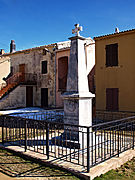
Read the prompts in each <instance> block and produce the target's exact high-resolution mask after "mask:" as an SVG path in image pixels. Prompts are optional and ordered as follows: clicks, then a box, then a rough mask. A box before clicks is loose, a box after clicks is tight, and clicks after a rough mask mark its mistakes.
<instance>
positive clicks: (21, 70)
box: [19, 64, 25, 82]
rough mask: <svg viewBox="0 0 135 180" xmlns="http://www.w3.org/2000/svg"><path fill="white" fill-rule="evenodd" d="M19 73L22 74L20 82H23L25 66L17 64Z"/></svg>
mask: <svg viewBox="0 0 135 180" xmlns="http://www.w3.org/2000/svg"><path fill="white" fill-rule="evenodd" d="M19 72H21V73H22V75H21V78H20V81H22V82H24V81H25V64H19Z"/></svg>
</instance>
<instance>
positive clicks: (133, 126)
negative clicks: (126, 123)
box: [132, 123, 134, 149]
mask: <svg viewBox="0 0 135 180" xmlns="http://www.w3.org/2000/svg"><path fill="white" fill-rule="evenodd" d="M132 131H133V146H132V149H134V123H132Z"/></svg>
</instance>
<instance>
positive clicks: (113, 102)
mask: <svg viewBox="0 0 135 180" xmlns="http://www.w3.org/2000/svg"><path fill="white" fill-rule="evenodd" d="M118 93H119V90H118V88H107V89H106V110H108V111H118V109H119V105H118Z"/></svg>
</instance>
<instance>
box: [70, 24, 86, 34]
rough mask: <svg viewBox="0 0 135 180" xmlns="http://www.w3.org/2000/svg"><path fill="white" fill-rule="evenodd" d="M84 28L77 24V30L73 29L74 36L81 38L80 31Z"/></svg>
mask: <svg viewBox="0 0 135 180" xmlns="http://www.w3.org/2000/svg"><path fill="white" fill-rule="evenodd" d="M82 30H83V29H82V26H79V24H75V29H72V34H75V35H76V36H79V35H80V34H79V31H82Z"/></svg>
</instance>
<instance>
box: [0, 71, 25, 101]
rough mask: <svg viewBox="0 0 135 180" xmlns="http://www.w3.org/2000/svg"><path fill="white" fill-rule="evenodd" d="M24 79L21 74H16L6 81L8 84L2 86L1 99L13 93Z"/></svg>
mask: <svg viewBox="0 0 135 180" xmlns="http://www.w3.org/2000/svg"><path fill="white" fill-rule="evenodd" d="M22 79H23V74H22V73H21V72H17V73H15V74H14V75H13V76H11V77H10V78H8V79H7V80H6V83H5V84H4V85H3V86H1V90H0V99H2V98H3V97H4V96H5V95H7V94H8V93H9V92H10V91H12V90H13V89H14V88H15V87H16V86H17V85H19V84H20V82H21V81H22Z"/></svg>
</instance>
